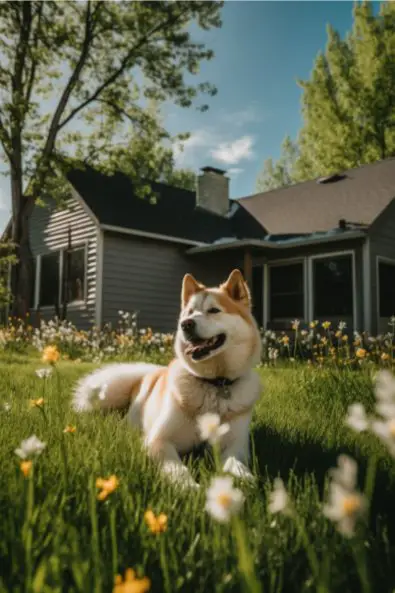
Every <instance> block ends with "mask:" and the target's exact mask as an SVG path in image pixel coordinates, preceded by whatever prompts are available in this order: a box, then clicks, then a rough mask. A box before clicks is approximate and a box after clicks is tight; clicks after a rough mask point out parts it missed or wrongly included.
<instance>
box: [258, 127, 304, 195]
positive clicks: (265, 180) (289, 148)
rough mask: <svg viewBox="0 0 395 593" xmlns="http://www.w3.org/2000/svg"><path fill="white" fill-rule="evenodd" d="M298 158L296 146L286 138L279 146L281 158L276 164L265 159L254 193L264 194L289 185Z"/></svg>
mask: <svg viewBox="0 0 395 593" xmlns="http://www.w3.org/2000/svg"><path fill="white" fill-rule="evenodd" d="M297 156H298V149H297V145H296V144H295V143H294V142H292V140H291V138H290V137H289V136H286V137H285V138H284V140H283V143H282V145H281V156H280V158H279V159H278V161H277V162H273V159H272V158H269V159H267V160H266V161H265V162H264V164H263V169H262V171H261V173H260V174H259V176H258V179H257V182H256V191H257V192H264V191H269V190H270V189H276V188H278V187H283V186H285V185H290V184H291V183H292V180H293V170H294V166H295V161H296V159H297Z"/></svg>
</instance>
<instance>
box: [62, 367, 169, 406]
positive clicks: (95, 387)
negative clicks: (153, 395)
mask: <svg viewBox="0 0 395 593" xmlns="http://www.w3.org/2000/svg"><path fill="white" fill-rule="evenodd" d="M160 368H162V367H161V366H160V365H155V364H148V363H147V364H146V363H113V364H108V365H106V366H104V367H102V368H100V369H98V370H96V371H93V372H92V373H90V374H89V375H85V376H84V377H82V379H80V380H79V381H78V383H77V385H76V387H75V390H74V394H73V400H72V407H73V408H74V410H76V411H77V412H83V411H86V412H90V411H92V410H94V409H100V410H111V409H112V410H114V409H122V408H125V407H127V406H128V405H129V404H130V402H131V400H132V397H133V395H134V394H135V393H136V391H138V388H139V386H140V384H141V382H142V380H143V379H144V377H145V376H146V375H149V374H151V373H153V372H155V371H157V370H158V369H160Z"/></svg>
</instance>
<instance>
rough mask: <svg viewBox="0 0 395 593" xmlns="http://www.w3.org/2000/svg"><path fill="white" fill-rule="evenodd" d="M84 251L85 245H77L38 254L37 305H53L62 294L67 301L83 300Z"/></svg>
mask: <svg viewBox="0 0 395 593" xmlns="http://www.w3.org/2000/svg"><path fill="white" fill-rule="evenodd" d="M85 253H86V251H85V247H78V248H77V249H71V250H70V251H68V250H67V249H65V250H64V251H63V254H62V252H61V251H56V252H53V253H50V254H45V255H41V256H39V258H40V260H41V264H40V268H39V274H38V281H39V302H38V306H39V307H55V306H57V305H59V304H60V303H62V302H63V295H65V296H66V302H67V303H73V302H77V301H84V300H85V284H86V283H85V274H86V271H85V267H86V266H85ZM61 254H62V255H63V257H61ZM60 285H61V290H60ZM59 300H60V302H59Z"/></svg>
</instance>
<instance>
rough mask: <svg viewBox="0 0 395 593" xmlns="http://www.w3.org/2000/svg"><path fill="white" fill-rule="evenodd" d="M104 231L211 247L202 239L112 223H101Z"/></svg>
mask: <svg viewBox="0 0 395 593" xmlns="http://www.w3.org/2000/svg"><path fill="white" fill-rule="evenodd" d="M100 228H101V230H102V231H107V232H112V233H119V234H123V235H133V236H135V237H146V238H147V239H158V240H159V241H167V242H168V243H180V244H182V245H192V246H193V247H194V248H202V247H205V246H207V247H210V245H207V243H203V242H202V241H192V240H191V239H183V238H181V237H173V236H171V235H161V234H159V233H149V232H147V231H138V230H136V229H128V228H124V227H120V226H113V225H111V224H101V225H100Z"/></svg>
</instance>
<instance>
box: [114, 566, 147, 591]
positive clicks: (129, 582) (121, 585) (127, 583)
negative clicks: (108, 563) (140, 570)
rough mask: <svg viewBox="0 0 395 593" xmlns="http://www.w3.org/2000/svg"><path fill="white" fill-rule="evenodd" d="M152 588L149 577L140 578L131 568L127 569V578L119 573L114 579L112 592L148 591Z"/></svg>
mask: <svg viewBox="0 0 395 593" xmlns="http://www.w3.org/2000/svg"><path fill="white" fill-rule="evenodd" d="M150 588H151V581H150V579H149V578H148V577H143V578H142V579H138V578H137V577H136V573H135V572H134V570H132V569H131V568H128V569H126V571H125V579H124V580H122V577H121V575H119V574H118V575H117V576H116V577H115V579H114V588H113V590H112V593H146V592H147V591H149V590H150Z"/></svg>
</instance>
